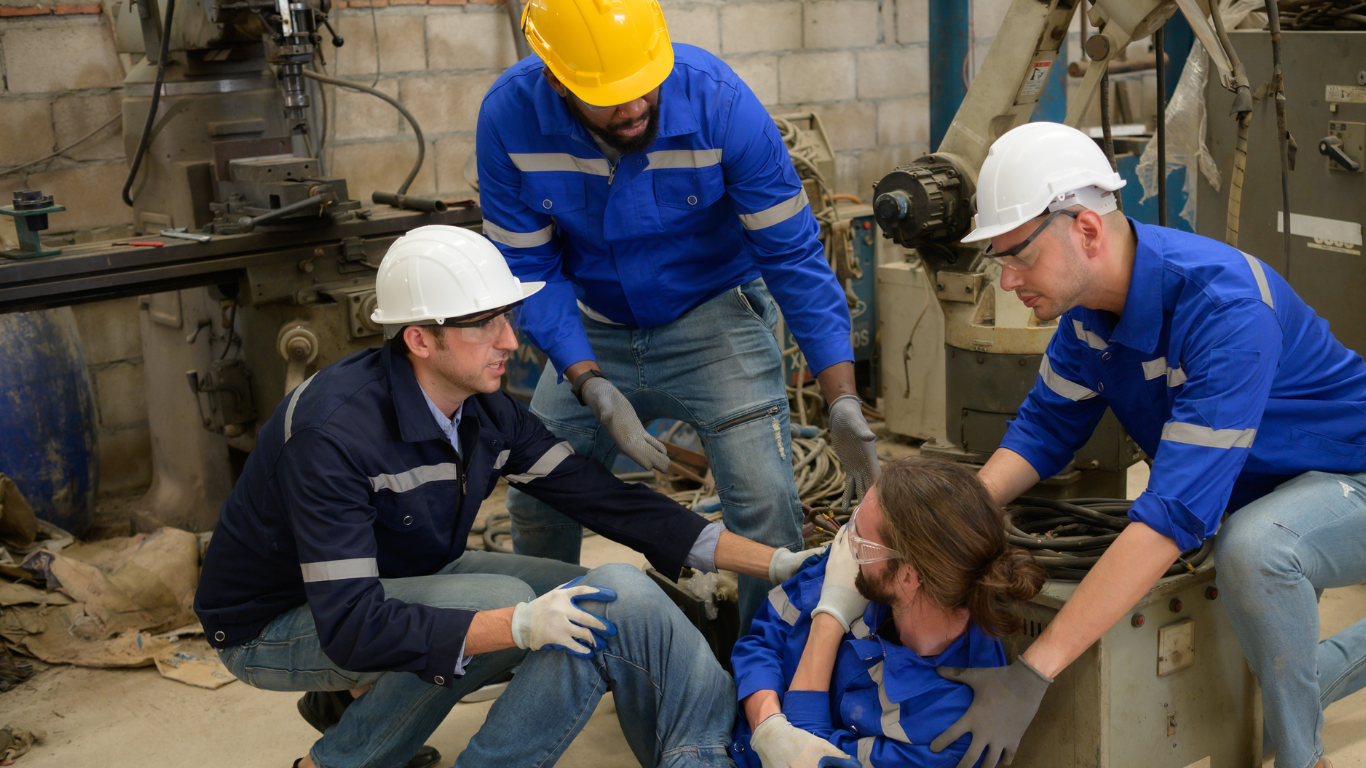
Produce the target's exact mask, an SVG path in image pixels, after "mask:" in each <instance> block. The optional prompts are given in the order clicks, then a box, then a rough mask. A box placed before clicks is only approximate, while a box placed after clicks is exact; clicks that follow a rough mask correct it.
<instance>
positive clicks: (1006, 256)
mask: <svg viewBox="0 0 1366 768" xmlns="http://www.w3.org/2000/svg"><path fill="white" fill-rule="evenodd" d="M1059 216H1071V217H1072V218H1073V219H1075V218H1077V212H1076V211H1069V210H1066V209H1063V210H1060V211H1054V212H1053V213H1052V214H1051V215H1049V217H1048V218H1046V219H1044V220H1043V223H1042V224H1040V225H1039V227H1038V229H1035V230H1034V234H1032V235H1030V236H1029V237H1026V238H1025V239H1024V240H1022V241H1021V242H1020V243H1019V244H1017V245H1015V246H1014V247H1013V248H1007V249H1006V250H1004V251H997V250H994V249H993V248H992V247H991V245H990V244H988V245H987V249H986V250H985V251H983V252H982V255H984V256H990V257H991V258H993V259H999V260H1000V262H1001V266H1003V267H1005V268H1006V269H1009V270H1011V271H1012V272H1028V271H1029V270H1030V269H1032V268H1033V267H1034V262H1036V261H1038V259H1039V252H1038V251H1037V250H1035V251H1034V253H1032V254H1030V255H1029V256H1027V257H1022V256H1020V252H1021V251H1023V250H1024V249H1025V248H1028V247H1029V244H1030V243H1032V242H1034V238H1036V237H1038V236H1039V235H1041V234H1043V231H1044V230H1045V229H1048V225H1049V224H1052V223H1053V220H1054V219H1056V218H1058V217H1059Z"/></svg>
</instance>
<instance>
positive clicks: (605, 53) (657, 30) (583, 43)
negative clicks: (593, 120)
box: [522, 0, 674, 107]
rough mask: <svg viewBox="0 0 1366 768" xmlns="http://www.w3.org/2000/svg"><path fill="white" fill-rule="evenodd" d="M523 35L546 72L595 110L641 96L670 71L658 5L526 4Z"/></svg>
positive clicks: (554, 0)
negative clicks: (546, 69) (543, 63)
mask: <svg viewBox="0 0 1366 768" xmlns="http://www.w3.org/2000/svg"><path fill="white" fill-rule="evenodd" d="M522 32H523V34H525V35H526V39H527V42H529V43H531V49H532V50H533V51H535V52H536V55H537V56H540V57H541V61H544V62H545V64H546V66H547V67H549V68H550V72H551V73H552V74H554V75H555V77H557V78H559V80H560V82H561V83H564V86H565V87H566V88H568V89H569V90H570V91H572V92H573V93H574V95H575V96H578V97H579V98H580V99H583V101H584V102H585V103H587V104H591V105H592V106H595V107H608V106H613V105H616V104H625V103H626V102H628V101H633V100H635V99H638V98H640V97H641V96H644V95H645V94H647V93H649V92H650V91H652V90H654V89H655V88H656V87H658V86H659V84H660V83H662V82H664V78H666V77H668V76H669V72H670V71H672V70H673V66H674V49H673V45H672V44H671V43H670V42H669V30H668V28H666V27H665V26H664V12H663V11H661V10H660V9H659V2H658V0H531V1H530V2H528V3H527V5H526V10H524V11H522Z"/></svg>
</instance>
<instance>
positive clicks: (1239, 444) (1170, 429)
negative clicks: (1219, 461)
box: [1162, 421, 1257, 448]
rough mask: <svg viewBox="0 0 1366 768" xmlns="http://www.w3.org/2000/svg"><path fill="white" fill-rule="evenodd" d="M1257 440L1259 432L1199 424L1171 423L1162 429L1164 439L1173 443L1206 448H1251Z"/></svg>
mask: <svg viewBox="0 0 1366 768" xmlns="http://www.w3.org/2000/svg"><path fill="white" fill-rule="evenodd" d="M1256 438H1257V430H1256V429H1254V428H1251V427H1249V428H1248V429H1211V428H1209V427H1202V426H1200V425H1199V424H1186V423H1185V422H1181V421H1169V422H1167V423H1166V424H1165V425H1164V426H1163V427H1162V439H1163V440H1169V441H1171V442H1173V443H1185V444H1187V445H1202V446H1204V447H1206V448H1251V447H1252V441H1253V440H1255V439H1256Z"/></svg>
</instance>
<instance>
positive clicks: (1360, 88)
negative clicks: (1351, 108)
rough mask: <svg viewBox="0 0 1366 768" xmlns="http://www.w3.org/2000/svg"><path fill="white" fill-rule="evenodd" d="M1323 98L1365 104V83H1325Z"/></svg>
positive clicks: (1343, 102) (1344, 102)
mask: <svg viewBox="0 0 1366 768" xmlns="http://www.w3.org/2000/svg"><path fill="white" fill-rule="evenodd" d="M1323 100H1324V101H1336V102H1338V103H1340V104H1366V85H1326V86H1324V96H1323Z"/></svg>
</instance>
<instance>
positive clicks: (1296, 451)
mask: <svg viewBox="0 0 1366 768" xmlns="http://www.w3.org/2000/svg"><path fill="white" fill-rule="evenodd" d="M1130 224H1131V225H1132V226H1133V228H1134V233H1135V234H1136V236H1137V238H1138V247H1137V252H1136V253H1135V256H1134V268H1133V277H1132V279H1131V280H1130V283H1129V293H1128V295H1127V297H1126V299H1125V303H1124V313H1123V315H1122V316H1119V317H1116V316H1115V315H1113V314H1111V313H1109V312H1100V311H1095V310H1090V309H1085V308H1080V307H1079V308H1076V309H1072V310H1070V311H1068V312H1067V313H1066V314H1064V315H1063V316H1062V317H1061V318H1059V320H1058V330H1057V332H1056V333H1054V334H1053V339H1052V341H1051V342H1050V343H1049V345H1048V353H1047V355H1046V356H1045V358H1044V361H1043V365H1042V366H1041V368H1040V372H1039V378H1038V380H1037V381H1036V382H1035V384H1034V389H1033V390H1032V391H1031V392H1030V393H1029V397H1028V398H1026V400H1025V402H1024V404H1023V405H1022V406H1020V412H1019V416H1018V418H1016V419H1015V420H1014V421H1012V422H1011V424H1010V427H1009V429H1008V430H1007V432H1006V436H1005V439H1004V440H1002V441H1001V447H1003V448H1009V449H1010V450H1012V451H1014V452H1016V453H1018V454H1020V455H1021V456H1023V457H1024V458H1025V459H1026V460H1027V461H1028V462H1029V463H1030V464H1031V465H1033V467H1034V469H1035V470H1037V471H1038V473H1039V475H1040V476H1041V477H1050V476H1052V475H1053V474H1056V473H1057V472H1058V471H1060V470H1061V469H1062V468H1063V467H1064V466H1066V465H1067V463H1068V462H1069V461H1071V460H1072V456H1073V454H1074V453H1075V451H1076V450H1077V449H1078V448H1079V447H1081V445H1082V444H1083V443H1085V442H1086V440H1087V439H1088V438H1089V437H1090V435H1091V431H1092V430H1093V429H1094V428H1095V425H1096V423H1097V422H1099V420H1100V417H1101V416H1102V415H1103V414H1104V413H1105V407H1106V406H1107V405H1108V406H1109V407H1110V408H1112V409H1113V410H1114V412H1115V415H1116V416H1117V417H1119V421H1120V423H1122V424H1123V425H1124V428H1125V429H1127V430H1128V431H1129V434H1130V435H1131V436H1132V437H1133V438H1134V441H1135V442H1136V443H1138V445H1139V447H1140V448H1142V449H1143V450H1144V452H1146V453H1147V454H1148V455H1149V456H1151V457H1153V466H1152V477H1151V480H1149V482H1148V489H1147V490H1146V491H1144V492H1143V494H1142V495H1141V496H1140V497H1139V498H1138V499H1137V501H1135V503H1134V506H1133V509H1131V510H1130V512H1129V517H1130V518H1132V519H1134V520H1138V521H1141V522H1143V523H1146V524H1147V525H1148V526H1150V527H1152V528H1153V529H1154V530H1156V531H1158V532H1159V533H1161V534H1163V535H1164V536H1167V537H1169V538H1171V539H1173V540H1174V541H1175V542H1176V543H1177V544H1178V545H1180V547H1181V548H1182V549H1193V548H1195V547H1197V546H1199V545H1200V543H1201V542H1202V541H1204V540H1205V539H1206V538H1208V537H1210V536H1212V535H1214V532H1215V531H1216V530H1217V529H1218V527H1219V522H1220V520H1221V518H1222V516H1223V513H1224V511H1225V509H1238V508H1239V507H1241V506H1243V505H1245V504H1247V503H1248V502H1250V501H1252V500H1254V499H1256V498H1258V497H1260V496H1262V495H1264V494H1266V493H1267V492H1268V491H1270V490H1271V489H1272V488H1274V487H1275V486H1276V485H1278V484H1280V483H1281V482H1284V481H1285V480H1287V479H1289V478H1290V477H1292V476H1294V475H1297V474H1299V473H1301V472H1306V471H1309V470H1319V471H1324V472H1343V473H1353V472H1361V471H1363V470H1366V362H1363V361H1362V358H1361V355H1359V354H1357V353H1356V352H1352V351H1350V350H1348V349H1346V348H1344V347H1343V346H1342V344H1340V343H1339V342H1338V340H1337V339H1336V338H1334V337H1333V334H1332V332H1331V331H1330V330H1329V328H1328V323H1327V321H1325V320H1324V319H1323V318H1321V317H1319V316H1317V315H1316V314H1314V310H1313V309H1311V308H1310V307H1309V306H1307V305H1306V304H1305V303H1304V301H1303V300H1301V299H1300V297H1299V296H1298V295H1296V293H1295V291H1294V290H1293V289H1292V288H1291V287H1290V285H1289V284H1288V283H1286V281H1285V280H1284V279H1283V278H1281V276H1280V275H1278V274H1276V272H1275V270H1273V269H1271V268H1270V267H1268V266H1266V265H1265V264H1263V263H1262V262H1261V261H1259V260H1258V259H1256V258H1253V257H1252V256H1250V255H1248V254H1246V253H1243V252H1241V251H1239V250H1237V249H1235V248H1232V247H1230V246H1228V245H1225V244H1223V243H1220V242H1217V241H1214V240H1210V239H1209V238H1205V237H1200V236H1199V235H1193V234H1190V233H1187V232H1180V231H1177V230H1174V229H1164V228H1162V227H1152V226H1145V225H1143V224H1139V223H1137V222H1134V221H1133V220H1130Z"/></svg>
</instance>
